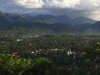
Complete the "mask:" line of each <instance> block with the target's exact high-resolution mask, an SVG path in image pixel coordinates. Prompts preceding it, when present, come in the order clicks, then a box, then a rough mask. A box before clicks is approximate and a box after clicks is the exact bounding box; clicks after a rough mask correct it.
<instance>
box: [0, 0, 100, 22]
mask: <svg viewBox="0 0 100 75" xmlns="http://www.w3.org/2000/svg"><path fill="white" fill-rule="evenodd" d="M0 11H2V12H9V13H19V14H32V15H37V14H53V15H67V16H69V17H72V18H75V17H79V16H84V17H88V18H92V19H95V20H99V21H100V0H0Z"/></svg>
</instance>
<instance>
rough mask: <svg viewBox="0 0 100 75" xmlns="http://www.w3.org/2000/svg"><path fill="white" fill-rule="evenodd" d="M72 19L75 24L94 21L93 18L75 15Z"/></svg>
mask: <svg viewBox="0 0 100 75" xmlns="http://www.w3.org/2000/svg"><path fill="white" fill-rule="evenodd" d="M73 21H74V22H75V23H77V24H85V23H91V24H93V23H95V22H96V21H95V20H92V19H89V18H84V17H77V18H75V19H73Z"/></svg>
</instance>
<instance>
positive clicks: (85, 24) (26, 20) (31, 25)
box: [0, 12, 100, 33]
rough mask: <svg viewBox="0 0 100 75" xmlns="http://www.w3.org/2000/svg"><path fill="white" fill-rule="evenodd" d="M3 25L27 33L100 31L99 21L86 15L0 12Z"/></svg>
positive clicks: (0, 20) (0, 21) (0, 25)
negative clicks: (72, 17)
mask: <svg viewBox="0 0 100 75" xmlns="http://www.w3.org/2000/svg"><path fill="white" fill-rule="evenodd" d="M2 27H6V28H7V30H9V31H13V32H15V31H16V32H17V33H20V31H21V32H24V31H25V33H31V32H32V33H72V32H73V33H89V32H91V33H92V30H93V32H100V22H99V21H98V22H96V21H95V20H92V19H88V18H84V17H78V18H75V19H71V18H70V17H68V16H66V15H62V16H59V17H55V16H53V15H42V14H40V15H37V16H31V15H30V14H23V15H18V14H11V13H2V12H0V28H2ZM14 30H15V31H14ZM9 31H8V32H9ZM13 32H10V33H13Z"/></svg>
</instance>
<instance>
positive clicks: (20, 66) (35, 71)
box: [0, 34, 100, 75]
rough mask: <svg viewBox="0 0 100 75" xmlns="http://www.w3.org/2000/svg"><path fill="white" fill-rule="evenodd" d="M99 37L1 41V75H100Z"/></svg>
mask: <svg viewBox="0 0 100 75" xmlns="http://www.w3.org/2000/svg"><path fill="white" fill-rule="evenodd" d="M99 37H100V36H99V35H90V36H87V35H80V36H76V35H58V34H56V35H55V34H50V35H41V36H38V37H36V36H34V37H33V38H29V37H25V36H24V37H22V36H14V35H13V36H12V37H11V36H9V37H0V67H1V68H0V75H55V74H56V75H65V73H66V74H67V75H80V74H82V75H99V74H100V72H99V69H100V66H99V65H100V64H99V62H100V61H99V59H100V53H99V52H100V50H99V49H100V44H99V42H100V38H99ZM18 38H19V39H21V40H19V41H18V40H17V39H18ZM68 52H71V53H70V54H68ZM82 53H83V55H82Z"/></svg>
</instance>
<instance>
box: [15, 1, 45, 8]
mask: <svg viewBox="0 0 100 75" xmlns="http://www.w3.org/2000/svg"><path fill="white" fill-rule="evenodd" d="M15 2H16V3H17V4H18V5H20V6H22V7H25V8H42V5H43V4H44V2H43V1H42V0H15Z"/></svg>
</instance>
